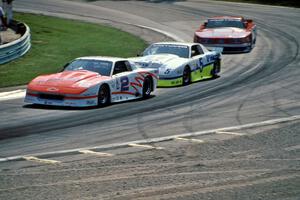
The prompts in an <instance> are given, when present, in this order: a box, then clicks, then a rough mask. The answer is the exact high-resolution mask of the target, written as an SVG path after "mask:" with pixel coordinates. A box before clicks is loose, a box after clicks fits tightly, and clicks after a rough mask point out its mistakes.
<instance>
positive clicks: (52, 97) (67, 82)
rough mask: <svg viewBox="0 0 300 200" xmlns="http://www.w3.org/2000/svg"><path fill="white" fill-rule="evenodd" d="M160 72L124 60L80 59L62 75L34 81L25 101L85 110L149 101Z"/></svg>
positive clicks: (73, 62) (70, 65) (28, 87)
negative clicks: (113, 104)
mask: <svg viewBox="0 0 300 200" xmlns="http://www.w3.org/2000/svg"><path fill="white" fill-rule="evenodd" d="M157 73H158V72H157V70H154V69H142V68H138V67H137V66H136V65H135V64H134V63H131V62H129V61H128V60H127V59H123V58H113V57H81V58H77V59H75V60H73V61H72V62H70V63H68V64H66V65H65V67H64V69H63V71H62V72H60V73H55V74H50V75H42V76H38V77H37V78H35V79H33V80H32V81H31V82H30V83H29V84H28V86H27V91H26V96H25V102H28V103H33V104H44V105H56V106H72V107H85V106H97V105H98V106H105V105H107V104H109V103H111V102H120V101H125V100H132V99H136V98H147V97H149V96H150V94H151V92H152V91H154V90H155V88H156V86H157V79H158V77H157Z"/></svg>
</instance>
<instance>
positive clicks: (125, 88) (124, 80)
mask: <svg viewBox="0 0 300 200" xmlns="http://www.w3.org/2000/svg"><path fill="white" fill-rule="evenodd" d="M120 81H121V91H122V92H124V91H128V90H129V79H128V77H127V76H123V77H121V78H120Z"/></svg>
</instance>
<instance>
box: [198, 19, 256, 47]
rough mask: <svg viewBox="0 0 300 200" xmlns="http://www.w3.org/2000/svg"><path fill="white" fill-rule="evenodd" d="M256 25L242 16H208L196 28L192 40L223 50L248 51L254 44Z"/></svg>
mask: <svg viewBox="0 0 300 200" xmlns="http://www.w3.org/2000/svg"><path fill="white" fill-rule="evenodd" d="M256 35H257V30H256V25H255V24H254V23H253V21H252V20H251V19H244V18H243V17H230V16H222V17H213V18H209V19H208V20H207V21H206V22H205V23H204V24H202V25H201V26H200V28H199V29H198V30H196V32H195V34H194V42H199V43H201V44H203V45H204V46H206V47H208V48H209V47H221V48H223V52H249V51H251V49H252V48H253V47H254V46H255V42H256Z"/></svg>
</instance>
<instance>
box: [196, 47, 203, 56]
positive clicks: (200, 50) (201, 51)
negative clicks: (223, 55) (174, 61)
mask: <svg viewBox="0 0 300 200" xmlns="http://www.w3.org/2000/svg"><path fill="white" fill-rule="evenodd" d="M197 49H198V51H199V54H200V55H201V54H204V51H203V49H202V47H201V46H200V45H197Z"/></svg>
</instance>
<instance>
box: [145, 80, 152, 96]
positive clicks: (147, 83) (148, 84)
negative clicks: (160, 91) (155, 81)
mask: <svg viewBox="0 0 300 200" xmlns="http://www.w3.org/2000/svg"><path fill="white" fill-rule="evenodd" d="M144 94H145V95H146V96H149V95H150V94H151V87H150V80H149V79H145V82H144Z"/></svg>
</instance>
